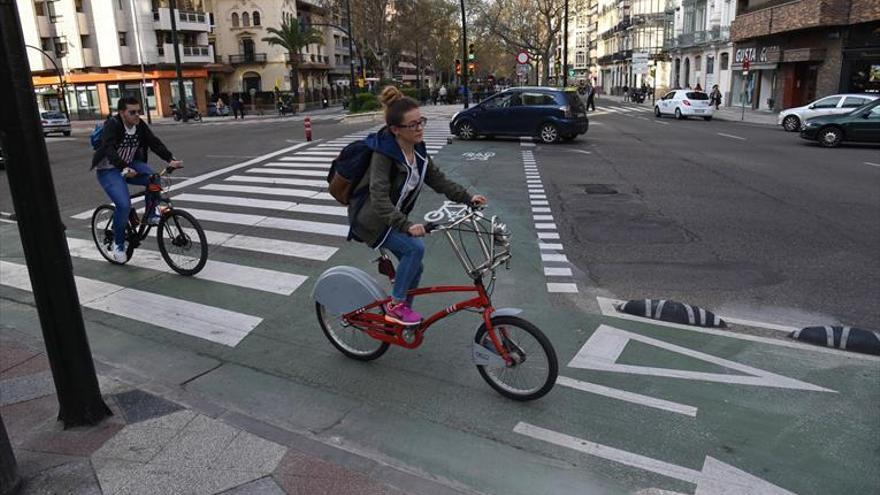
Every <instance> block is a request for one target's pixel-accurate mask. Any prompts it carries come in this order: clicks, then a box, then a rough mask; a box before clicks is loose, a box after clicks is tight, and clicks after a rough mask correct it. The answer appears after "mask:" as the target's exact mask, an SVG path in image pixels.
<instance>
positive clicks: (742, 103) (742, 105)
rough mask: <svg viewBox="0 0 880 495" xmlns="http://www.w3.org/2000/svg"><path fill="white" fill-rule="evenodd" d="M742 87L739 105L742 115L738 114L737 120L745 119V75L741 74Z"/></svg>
mask: <svg viewBox="0 0 880 495" xmlns="http://www.w3.org/2000/svg"><path fill="white" fill-rule="evenodd" d="M742 77H743V88H742V96H741V97H740V99H739V101H740V106H741V107H742V115H740V117H739V120H746V75H745V74H743V76H742Z"/></svg>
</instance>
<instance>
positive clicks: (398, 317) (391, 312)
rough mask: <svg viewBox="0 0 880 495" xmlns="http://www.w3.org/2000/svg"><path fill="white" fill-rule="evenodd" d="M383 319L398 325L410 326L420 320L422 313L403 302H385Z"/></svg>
mask: <svg viewBox="0 0 880 495" xmlns="http://www.w3.org/2000/svg"><path fill="white" fill-rule="evenodd" d="M384 308H385V320H387V321H390V322H392V323H397V324H398V325H405V326H412V325H418V324H419V323H421V322H422V315H420V314H418V313H416V312H415V311H413V310H412V309H410V307H409V305H407V304H406V303H405V302H401V303H397V304H395V303H394V302H387V303H385V305H384Z"/></svg>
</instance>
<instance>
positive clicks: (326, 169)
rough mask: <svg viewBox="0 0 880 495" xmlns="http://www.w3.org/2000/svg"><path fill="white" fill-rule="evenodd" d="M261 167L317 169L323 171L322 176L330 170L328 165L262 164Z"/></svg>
mask: <svg viewBox="0 0 880 495" xmlns="http://www.w3.org/2000/svg"><path fill="white" fill-rule="evenodd" d="M262 166H263V167H277V168H302V169H317V170H321V171H323V173H324V175H327V172H328V171H329V170H330V163H329V162H328V163H300V162H269V163H264V164H263V165H262Z"/></svg>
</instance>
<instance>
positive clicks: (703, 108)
mask: <svg viewBox="0 0 880 495" xmlns="http://www.w3.org/2000/svg"><path fill="white" fill-rule="evenodd" d="M714 113H715V108H714V107H713V106H712V105H711V104H710V103H709V95H707V94H706V93H704V92H702V91H696V90H693V89H676V90H675V91H670V92H668V93H666V94H665V95H664V96H663V98H660V99H659V100H657V101H656V102H655V103H654V115H655V116H657V117H662V116H663V115H675V118H676V119H684V118H686V117H691V116H694V117H703V119H704V120H712V115H713V114H714Z"/></svg>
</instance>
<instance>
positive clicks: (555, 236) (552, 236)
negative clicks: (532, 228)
mask: <svg viewBox="0 0 880 495" xmlns="http://www.w3.org/2000/svg"><path fill="white" fill-rule="evenodd" d="M538 239H559V234H557V233H556V232H538Z"/></svg>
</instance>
